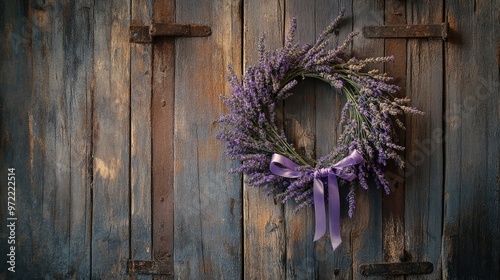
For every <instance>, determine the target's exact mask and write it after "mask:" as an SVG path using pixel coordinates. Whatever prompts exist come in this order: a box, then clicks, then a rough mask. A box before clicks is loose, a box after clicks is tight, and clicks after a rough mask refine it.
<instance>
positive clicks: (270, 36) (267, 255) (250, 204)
mask: <svg viewBox="0 0 500 280" xmlns="http://www.w3.org/2000/svg"><path fill="white" fill-rule="evenodd" d="M284 9H285V1H283V0H280V1H266V0H261V1H245V2H244V6H243V11H244V17H243V30H244V31H243V66H244V67H248V66H251V65H253V64H255V63H257V61H258V53H257V46H258V41H259V38H260V36H262V35H263V34H265V42H266V47H267V49H274V48H278V47H280V46H282V45H283V39H284V37H283V36H284V33H283V31H284V27H285V22H284V20H285V15H284ZM243 221H244V223H243V231H244V243H243V246H244V247H243V254H244V258H243V263H244V267H243V268H244V275H245V278H246V279H283V278H285V276H286V243H285V241H286V240H285V214H284V210H283V206H282V205H279V204H277V205H276V204H275V203H273V199H272V197H266V195H265V190H259V189H257V188H253V187H248V186H246V185H245V186H244V189H243ZM256 268H258V269H256Z"/></svg>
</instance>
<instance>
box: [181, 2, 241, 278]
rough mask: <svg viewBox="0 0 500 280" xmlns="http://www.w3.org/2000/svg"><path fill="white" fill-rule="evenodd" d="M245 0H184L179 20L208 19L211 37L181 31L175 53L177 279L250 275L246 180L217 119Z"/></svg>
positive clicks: (237, 63)
mask: <svg viewBox="0 0 500 280" xmlns="http://www.w3.org/2000/svg"><path fill="white" fill-rule="evenodd" d="M240 8H241V6H240V3H239V2H238V1H203V2H201V1H178V2H177V3H176V21H177V22H187V23H193V24H204V25H208V26H210V27H211V29H212V34H211V35H210V36H209V37H197V38H194V37H193V38H178V39H176V53H175V57H176V59H175V67H176V68H175V85H176V89H175V133H174V146H175V164H174V174H175V178H174V194H175V206H174V207H175V210H174V222H175V225H174V232H175V234H174V241H175V242H174V249H175V256H174V265H175V277H176V278H178V279H240V278H242V277H243V271H242V268H243V263H242V261H243V259H242V239H241V237H242V233H241V228H242V220H241V215H242V214H241V205H242V201H241V197H242V195H241V185H240V183H241V181H240V179H239V178H238V176H235V175H232V174H229V173H228V171H229V170H230V169H231V167H234V164H233V162H231V161H229V160H227V158H226V156H225V152H224V144H223V143H221V142H220V141H218V140H216V139H215V131H216V129H217V128H216V125H215V120H216V119H217V118H218V117H219V115H220V114H221V113H222V110H223V108H225V105H224V104H223V102H222V101H221V99H220V94H222V93H224V92H226V91H228V90H229V87H228V86H227V85H226V83H225V81H224V75H225V74H226V69H227V68H226V67H227V65H228V64H230V65H233V67H235V68H236V69H239V68H240V67H241V46H242V45H241V37H242V36H241V16H242V14H241V10H240Z"/></svg>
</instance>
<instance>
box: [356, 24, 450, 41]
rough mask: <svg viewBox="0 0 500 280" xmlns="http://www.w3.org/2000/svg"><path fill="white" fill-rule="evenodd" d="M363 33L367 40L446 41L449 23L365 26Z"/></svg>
mask: <svg viewBox="0 0 500 280" xmlns="http://www.w3.org/2000/svg"><path fill="white" fill-rule="evenodd" d="M362 33H363V36H364V37H366V38H441V39H443V40H446V38H447V37H448V23H447V22H444V23H440V24H428V25H382V26H365V27H363V29H362Z"/></svg>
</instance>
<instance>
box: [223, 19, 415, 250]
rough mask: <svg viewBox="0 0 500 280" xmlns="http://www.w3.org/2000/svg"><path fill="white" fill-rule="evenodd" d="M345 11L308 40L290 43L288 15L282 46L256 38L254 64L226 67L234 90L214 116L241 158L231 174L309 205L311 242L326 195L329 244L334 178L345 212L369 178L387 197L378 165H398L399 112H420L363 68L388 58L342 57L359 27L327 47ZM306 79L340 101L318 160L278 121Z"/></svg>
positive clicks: (322, 221) (335, 238) (335, 232)
mask: <svg viewBox="0 0 500 280" xmlns="http://www.w3.org/2000/svg"><path fill="white" fill-rule="evenodd" d="M343 15H344V11H342V12H341V13H340V15H339V16H338V17H337V18H336V19H335V20H333V21H332V22H331V23H330V25H328V27H327V28H326V29H325V30H324V31H323V32H322V33H321V34H320V35H319V37H318V38H317V40H316V42H315V43H314V44H313V45H310V44H304V45H300V44H298V43H294V42H293V41H294V34H295V30H296V28H297V21H296V19H292V21H291V27H290V30H289V31H288V33H287V36H286V39H285V44H284V46H283V47H282V48H279V49H277V50H274V51H266V50H265V47H264V37H263V36H262V37H261V38H260V40H259V45H258V52H259V60H258V64H257V65H255V66H250V67H248V68H246V69H245V72H244V74H243V75H242V77H241V79H239V78H238V77H237V76H236V74H235V73H234V71H233V69H232V68H231V67H228V68H229V74H228V76H227V80H228V82H229V84H230V86H231V90H232V92H231V94H230V96H228V97H224V96H222V99H223V101H224V103H225V104H226V106H227V107H228V108H229V111H230V112H229V113H227V114H223V115H221V116H220V118H219V119H218V120H217V122H218V123H219V128H220V129H219V130H218V132H217V135H216V137H217V139H219V140H221V141H224V142H225V143H226V154H227V156H229V158H231V159H233V160H238V161H240V162H241V165H239V167H237V168H235V169H233V170H232V171H233V172H237V173H243V174H245V175H246V177H245V178H246V179H245V182H246V184H247V185H248V186H259V187H264V188H266V189H267V190H268V194H272V195H273V196H274V197H275V199H276V200H277V201H280V202H281V203H285V202H286V201H288V200H295V201H296V203H297V207H296V210H300V209H302V208H304V207H305V206H311V205H314V209H315V218H316V229H315V238H314V240H317V239H318V238H320V237H321V236H323V235H324V234H325V232H326V224H327V222H326V208H327V207H326V206H325V197H327V198H328V212H329V213H328V214H329V230H330V239H331V242H332V246H333V248H334V249H335V248H336V247H337V246H338V245H339V244H340V242H341V239H340V206H339V205H340V198H339V191H338V182H340V183H341V185H344V184H345V185H350V191H349V193H348V195H347V197H346V199H347V201H348V203H349V211H348V215H349V217H352V216H353V213H354V209H355V207H356V203H355V190H356V187H357V186H360V187H361V188H363V189H368V182H374V184H375V185H376V186H377V188H380V187H381V188H383V189H384V190H385V192H386V193H387V194H389V193H390V188H389V182H388V180H387V179H386V177H385V175H384V171H383V170H384V167H385V166H386V164H387V162H388V161H390V160H392V161H394V162H395V163H396V164H397V165H398V166H399V167H400V168H403V167H404V161H403V159H402V158H401V157H400V156H399V155H398V152H399V151H402V150H404V147H403V146H401V145H399V144H396V142H397V136H396V133H395V128H396V126H399V127H400V128H403V129H404V125H403V123H402V122H401V120H400V119H398V116H401V115H403V114H404V113H410V114H423V113H422V112H421V111H419V110H418V109H416V108H412V107H409V106H408V103H409V101H410V100H409V99H408V98H394V97H393V96H392V94H393V93H395V92H396V91H397V90H399V88H398V87H397V86H396V85H393V84H390V83H389V81H390V80H391V79H392V78H391V77H389V76H387V75H386V74H379V73H378V71H377V70H371V71H364V69H365V68H366V66H367V65H369V64H374V63H385V62H389V61H392V60H393V59H394V58H393V57H392V56H387V57H371V58H367V59H357V58H355V57H351V58H349V59H348V55H347V54H346V49H347V47H348V46H349V45H350V44H351V42H352V41H353V39H354V38H355V36H356V35H357V34H358V32H356V31H355V32H352V33H350V34H349V35H348V36H347V38H346V39H345V41H344V42H343V43H342V44H340V45H338V46H336V47H335V48H333V49H327V46H328V44H329V41H330V39H331V38H332V35H335V33H336V31H337V28H338V26H339V23H340V21H341V19H342V17H343ZM305 78H313V79H318V80H321V81H324V82H327V83H329V84H330V85H331V86H332V87H334V88H335V89H337V91H338V92H340V93H341V94H342V96H344V97H345V99H346V101H345V105H344V106H343V109H342V112H341V119H340V125H342V126H343V129H342V133H341V135H340V137H339V138H338V139H337V148H336V149H335V150H333V151H332V152H330V153H329V154H327V155H325V156H322V157H320V158H319V159H317V160H316V159H313V158H308V157H307V156H305V155H303V154H300V153H299V152H297V151H296V149H295V148H294V147H293V145H292V144H290V143H289V142H288V140H287V138H286V136H285V132H284V129H283V127H282V126H281V124H280V123H279V122H278V121H277V115H278V114H280V112H279V111H278V107H279V106H278V105H279V103H280V102H281V101H283V100H285V99H286V98H288V97H289V96H291V95H292V92H291V90H292V89H293V88H294V86H296V85H297V83H298V80H300V79H305ZM356 178H357V180H356V181H355V179H356ZM325 186H326V188H325Z"/></svg>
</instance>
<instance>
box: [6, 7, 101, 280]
mask: <svg viewBox="0 0 500 280" xmlns="http://www.w3.org/2000/svg"><path fill="white" fill-rule="evenodd" d="M90 7H91V6H90V4H89V3H87V2H85V1H80V2H72V3H70V4H67V5H63V4H62V3H56V2H54V1H47V2H44V3H43V4H38V3H35V2H33V3H30V4H27V3H24V4H23V3H21V2H18V3H13V2H6V3H3V7H2V11H5V14H4V15H2V19H3V20H5V22H4V23H5V24H2V25H1V26H2V29H3V27H7V29H5V30H4V32H5V33H3V35H4V37H3V38H10V43H9V44H3V45H2V46H4V47H3V48H5V49H2V75H1V76H2V80H1V84H2V86H1V88H2V89H5V90H6V91H5V92H4V91H3V90H2V92H1V94H0V96H2V101H1V104H2V108H5V109H2V118H1V119H2V122H3V124H2V139H3V140H2V143H3V144H5V146H4V145H2V155H5V157H4V156H2V159H3V160H2V164H1V165H2V170H6V169H7V167H14V168H16V183H17V184H16V185H17V186H18V187H17V189H16V193H17V197H16V204H17V207H16V208H17V215H18V217H19V220H18V224H17V227H16V233H17V235H16V243H17V245H16V246H17V249H16V254H17V260H16V268H17V269H16V274H15V277H19V278H32V277H40V278H46V277H57V278H72V277H76V275H79V276H80V275H81V276H82V277H89V272H90V254H89V252H90V250H89V248H90V205H91V204H90V199H91V196H90V190H89V188H88V185H89V184H90V177H89V176H88V173H87V172H86V171H87V168H88V160H89V158H90V153H91V145H90V138H88V135H89V133H90V129H89V126H88V124H89V123H90V117H91V106H90V104H91V103H90V101H91V98H90V96H91V95H90V79H91V78H90V75H91V57H90V56H91V53H92V52H91V45H92V44H91V42H92V34H91V32H90V29H91V28H90V26H91V25H92V22H91V18H92V16H91V12H90V11H91V9H90ZM75 26H82V27H86V28H80V29H77V28H75ZM4 78H5V79H4ZM77 104H78V106H76V105H77ZM23 127H24V129H23ZM4 133H5V134H4ZM4 149H5V150H4ZM4 165H6V166H5V168H4ZM4 197H6V194H5V196H4V194H3V193H2V198H4ZM2 209H4V208H3V207H2ZM2 212H3V211H2ZM2 224H3V222H2ZM2 243H3V241H2ZM2 263H5V262H3V259H2ZM2 267H4V266H3V265H2ZM5 271H6V270H3V269H2V274H3V273H4V272H5ZM2 274H0V275H1V276H0V278H2V279H3V278H10V276H12V275H9V277H7V275H6V274H3V275H2Z"/></svg>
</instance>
